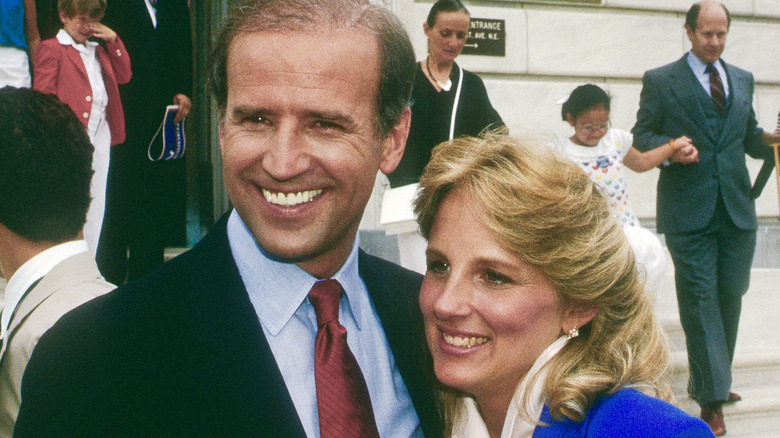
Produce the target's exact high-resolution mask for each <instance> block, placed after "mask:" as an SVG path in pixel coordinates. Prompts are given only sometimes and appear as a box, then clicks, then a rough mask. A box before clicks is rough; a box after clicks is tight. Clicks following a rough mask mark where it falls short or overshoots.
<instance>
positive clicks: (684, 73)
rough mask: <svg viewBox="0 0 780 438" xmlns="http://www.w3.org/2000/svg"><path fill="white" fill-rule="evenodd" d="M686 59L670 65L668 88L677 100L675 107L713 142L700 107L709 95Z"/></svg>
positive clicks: (713, 139) (684, 57) (710, 131)
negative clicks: (684, 113) (685, 114)
mask: <svg viewBox="0 0 780 438" xmlns="http://www.w3.org/2000/svg"><path fill="white" fill-rule="evenodd" d="M686 57H687V54H686V55H684V56H683V57H682V58H681V59H679V60H678V61H677V62H675V63H674V64H672V67H671V69H670V72H669V79H670V83H671V85H670V88H671V90H672V93H673V94H674V95H675V97H676V98H677V104H676V107H677V108H678V109H679V110H680V111H684V112H686V113H687V115H688V117H690V118H691V120H693V121H694V123H695V124H696V125H697V126H698V127H699V129H700V130H701V131H702V132H704V133H705V135H707V136H708V137H709V138H710V139H711V140H712V141H713V142H714V141H715V140H717V138H716V137H715V136H714V135H715V133H714V132H712V130H711V129H709V127H708V126H707V123H706V115H705V114H704V107H703V106H702V102H706V101H707V100H708V99H709V95H708V94H707V92H706V91H704V88H703V87H702V86H701V82H699V80H698V79H697V78H696V76H695V75H694V74H693V71H692V70H691V67H690V66H689V65H688V61H687V59H686ZM705 98H706V99H705Z"/></svg>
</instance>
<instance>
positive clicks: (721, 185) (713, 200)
mask: <svg viewBox="0 0 780 438" xmlns="http://www.w3.org/2000/svg"><path fill="white" fill-rule="evenodd" d="M687 56H688V55H687V54H686V55H684V56H683V57H682V58H680V59H679V60H677V61H676V62H673V63H671V64H668V65H665V66H663V67H659V68H656V69H653V70H649V71H648V72H647V73H645V76H644V78H643V80H642V85H643V87H642V95H641V98H640V104H639V112H638V113H637V121H636V125H635V126H634V128H633V129H632V130H631V132H632V133H633V134H634V147H636V148H637V149H638V150H640V151H648V150H650V149H653V148H655V147H658V146H661V145H663V144H664V143H666V142H668V141H669V139H671V138H678V137H680V136H683V135H686V136H688V137H690V139H691V140H693V145H694V146H696V148H697V149H698V150H699V162H698V163H694V164H677V163H673V164H671V165H669V166H667V167H664V168H662V169H661V175H660V176H659V178H658V201H657V216H658V231H659V232H660V233H687V232H691V231H696V230H700V229H702V228H704V227H705V226H707V224H709V223H710V220H711V219H712V217H713V215H714V213H715V206H716V204H717V201H718V194H719V193H720V195H721V196H722V199H723V203H724V205H725V207H726V211H727V212H728V214H729V217H730V218H731V220H732V221H733V222H734V224H735V225H736V226H737V227H739V228H741V229H743V230H755V229H756V227H757V225H758V223H757V221H756V208H755V202H754V201H753V198H752V197H751V196H750V175H749V174H748V170H747V167H746V164H745V154H746V153H747V154H748V155H750V156H752V157H754V158H766V157H767V156H771V155H769V154H771V153H772V149H771V148H770V147H768V146H765V145H762V144H761V133H762V132H763V131H762V130H761V129H760V128H758V122H757V121H756V115H755V112H754V111H753V86H754V85H753V75H752V74H751V73H750V72H747V71H745V70H742V69H740V68H738V67H736V66H734V65H731V64H727V63H725V62H723V68H724V69H725V70H726V72H727V75H728V81H729V90H730V93H729V103H728V105H727V107H726V109H725V111H726V113H725V120H724V121H723V129H722V130H721V131H720V132H717V131H716V130H715V129H713V127H712V126H710V125H709V124H708V121H707V120H708V118H707V117H706V115H705V107H704V105H706V104H707V103H709V100H710V98H709V96H708V95H707V92H706V91H704V87H702V86H701V84H700V83H699V81H698V79H696V76H695V75H694V74H693V71H691V68H690V66H689V65H688V61H687Z"/></svg>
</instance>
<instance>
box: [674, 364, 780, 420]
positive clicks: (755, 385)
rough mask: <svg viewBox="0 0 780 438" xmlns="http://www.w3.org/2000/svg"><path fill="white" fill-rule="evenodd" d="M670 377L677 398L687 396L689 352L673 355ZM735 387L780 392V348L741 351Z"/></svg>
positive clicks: (733, 381) (733, 371) (737, 389)
mask: <svg viewBox="0 0 780 438" xmlns="http://www.w3.org/2000/svg"><path fill="white" fill-rule="evenodd" d="M669 375H670V378H671V384H672V390H673V391H674V393H675V395H676V396H677V397H678V398H683V397H687V391H686V389H687V385H688V357H687V355H686V353H685V351H676V352H674V353H672V363H671V366H670V369H669ZM731 387H732V389H733V390H734V391H736V392H738V393H740V394H742V392H743V391H747V390H752V389H765V388H775V389H778V390H780V349H776V350H769V351H767V350H755V349H742V350H740V349H737V354H735V356H734V363H733V364H732V384H731ZM778 401H780V399H778ZM778 425H779V426H780V424H778Z"/></svg>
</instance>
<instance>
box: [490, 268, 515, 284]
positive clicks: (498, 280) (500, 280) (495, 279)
mask: <svg viewBox="0 0 780 438" xmlns="http://www.w3.org/2000/svg"><path fill="white" fill-rule="evenodd" d="M485 280H487V282H488V283H492V284H497V285H501V284H509V283H511V282H512V280H510V279H509V277H507V276H505V275H501V274H499V273H497V272H493V271H487V272H485Z"/></svg>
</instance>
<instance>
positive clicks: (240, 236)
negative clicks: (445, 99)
mask: <svg viewBox="0 0 780 438" xmlns="http://www.w3.org/2000/svg"><path fill="white" fill-rule="evenodd" d="M162 3H163V1H162V0H161V1H159V2H158V4H162ZM211 59H212V63H211V68H212V71H211V72H212V78H211V86H212V89H213V91H214V94H215V96H216V101H217V106H218V109H219V137H220V147H221V151H222V161H223V172H224V175H225V186H226V189H227V193H228V196H229V197H230V201H231V202H232V204H233V206H234V207H235V210H234V211H232V212H230V213H229V214H227V215H226V216H225V217H224V218H223V219H222V220H220V221H219V222H218V223H217V224H216V225H215V226H214V228H213V229H212V230H211V231H210V232H209V234H208V235H207V236H205V237H204V238H203V240H201V241H200V242H199V243H198V244H197V245H195V247H193V248H192V249H191V250H189V251H187V252H186V253H184V254H183V255H181V256H179V257H177V258H176V259H174V260H172V261H170V262H168V263H166V264H165V265H163V266H162V267H161V268H160V269H158V270H156V271H154V272H153V273H151V274H149V275H147V276H145V277H143V278H141V279H139V280H137V281H133V282H129V283H127V284H126V285H124V286H122V287H120V288H119V289H117V290H116V291H115V292H113V293H110V294H108V295H106V296H104V297H101V298H99V299H97V300H93V301H91V302H90V303H87V304H86V305H84V306H81V307H80V308H78V309H76V310H74V311H73V312H71V313H70V314H69V315H67V316H66V317H65V318H63V319H62V320H60V322H59V323H58V324H57V325H55V327H53V328H52V329H51V330H49V332H48V333H47V334H46V335H45V336H44V337H43V338H42V339H41V341H40V342H39V343H38V347H37V348H36V349H35V352H34V354H33V357H32V359H31V360H30V364H29V366H28V367H27V371H26V372H25V376H24V382H23V385H22V388H23V389H22V407H21V411H20V413H19V418H18V421H17V425H16V430H15V431H14V434H15V436H19V437H25V436H29V437H33V436H34V437H39V436H78V437H83V436H111V437H117V436H119V437H123V436H131V437H139V436H169V437H188V436H204V437H220V436H224V437H303V436H307V437H312V438H317V437H321V438H329V437H330V438H341V437H345V438H346V437H356V438H357V437H361V438H362V437H377V436H393V437H421V436H423V435H425V436H431V437H438V436H440V435H441V424H440V420H439V416H438V411H437V409H436V406H435V401H434V391H433V387H432V382H433V379H432V376H431V375H430V372H431V369H430V356H429V353H428V351H427V349H426V348H425V343H424V340H423V325H422V315H421V314H420V310H419V307H418V305H417V296H418V292H419V287H420V284H421V281H422V278H421V276H420V275H419V274H416V273H413V272H410V271H407V270H404V269H403V268H401V267H399V266H396V265H393V264H392V263H390V262H387V261H384V260H380V259H378V258H376V257H372V256H370V255H368V254H366V253H364V252H362V251H360V249H359V246H358V241H357V232H358V227H359V225H360V220H361V217H362V215H363V210H364V208H365V206H366V203H367V202H368V199H369V197H370V196H371V193H372V192H373V187H374V180H375V178H376V175H377V172H378V171H382V172H384V173H389V172H390V171H392V170H393V169H394V168H395V166H396V165H397V164H398V161H399V160H400V159H401V154H402V153H403V148H404V142H405V140H406V136H407V133H408V129H409V117H410V113H409V98H410V95H411V87H412V79H413V76H414V63H415V60H414V50H413V48H412V45H411V42H410V41H409V37H408V35H407V34H406V31H405V30H404V28H403V25H402V24H401V22H400V21H399V20H398V18H397V17H395V16H394V15H393V14H392V13H390V12H389V11H387V10H385V9H382V8H380V7H378V6H376V5H373V4H371V3H370V2H368V1H363V0H285V1H283V2H281V1H278V0H244V1H242V2H237V3H235V4H234V5H233V6H232V8H231V9H230V11H229V13H228V17H227V21H226V23H225V27H224V28H223V31H222V33H221V34H220V37H219V38H218V40H217V42H216V46H215V51H214V53H213V56H212V58H211Z"/></svg>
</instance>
